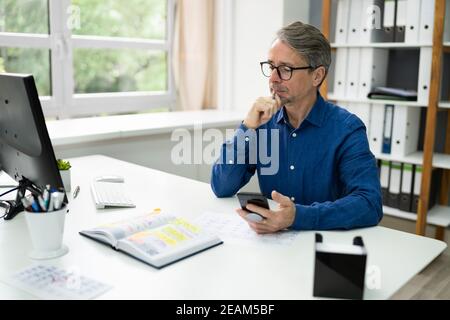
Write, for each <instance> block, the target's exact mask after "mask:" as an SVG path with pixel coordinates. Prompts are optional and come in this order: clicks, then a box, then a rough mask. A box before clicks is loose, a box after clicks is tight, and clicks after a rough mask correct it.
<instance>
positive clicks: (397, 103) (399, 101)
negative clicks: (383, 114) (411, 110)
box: [327, 93, 427, 108]
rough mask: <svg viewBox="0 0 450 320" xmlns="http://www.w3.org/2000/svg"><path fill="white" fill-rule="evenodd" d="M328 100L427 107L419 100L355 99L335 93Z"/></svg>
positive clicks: (329, 95)
mask: <svg viewBox="0 0 450 320" xmlns="http://www.w3.org/2000/svg"><path fill="white" fill-rule="evenodd" d="M327 99H328V100H333V101H344V102H356V103H371V104H393V105H397V106H408V107H419V108H420V107H427V106H426V105H425V104H423V103H419V102H417V101H402V100H379V99H354V98H345V97H338V96H335V95H334V94H333V93H329V94H328V95H327Z"/></svg>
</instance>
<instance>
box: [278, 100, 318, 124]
mask: <svg viewBox="0 0 450 320" xmlns="http://www.w3.org/2000/svg"><path fill="white" fill-rule="evenodd" d="M324 117H325V100H324V99H323V98H322V96H321V95H320V93H319V92H317V99H316V102H315V103H314V106H313V107H312V109H311V111H310V112H309V113H308V115H307V116H306V118H305V120H306V121H308V122H309V123H311V124H312V125H315V126H316V127H321V126H322V124H323V119H324ZM281 121H284V122H285V123H289V119H288V116H287V113H286V110H285V108H284V106H283V108H281V110H280V112H279V113H278V116H277V123H280V122H281Z"/></svg>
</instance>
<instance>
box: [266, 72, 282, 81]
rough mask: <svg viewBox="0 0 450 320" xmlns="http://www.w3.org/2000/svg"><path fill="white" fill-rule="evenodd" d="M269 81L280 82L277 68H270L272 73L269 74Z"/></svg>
mask: <svg viewBox="0 0 450 320" xmlns="http://www.w3.org/2000/svg"><path fill="white" fill-rule="evenodd" d="M269 80H270V82H281V78H280V76H279V74H278V70H277V69H273V70H272V74H271V75H270V78H269Z"/></svg>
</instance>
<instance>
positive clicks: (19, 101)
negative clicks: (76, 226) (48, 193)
mask: <svg viewBox="0 0 450 320" xmlns="http://www.w3.org/2000/svg"><path fill="white" fill-rule="evenodd" d="M0 166H1V167H0V169H1V170H4V171H5V172H6V173H7V174H8V175H9V176H11V177H12V178H13V179H15V180H16V181H18V182H19V183H20V182H21V181H22V182H23V181H29V182H31V183H33V184H34V185H35V186H36V187H38V188H40V189H42V190H43V188H45V186H46V185H51V186H52V187H54V188H62V187H63V183H62V180H61V176H60V174H59V170H58V166H57V163H56V158H55V154H54V151H53V146H52V143H51V141H50V138H49V135H48V132H47V126H46V124H45V118H44V114H43V112H42V108H41V104H40V101H39V96H38V93H37V90H36V85H35V82H34V78H33V76H32V75H21V74H7V73H0ZM66 201H67V198H66ZM17 205H18V206H20V201H18V203H17ZM19 209H23V208H19ZM16 211H17V210H16ZM20 211H21V210H19V212H20ZM15 214H17V212H15V213H14V214H10V215H8V216H6V217H5V219H11V218H12V217H13V216H14V215H15Z"/></svg>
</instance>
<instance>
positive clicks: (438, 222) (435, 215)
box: [383, 205, 450, 227]
mask: <svg viewBox="0 0 450 320" xmlns="http://www.w3.org/2000/svg"><path fill="white" fill-rule="evenodd" d="M383 213H384V214H387V215H388V216H393V217H397V218H402V219H408V220H411V221H416V220H417V214H415V213H412V212H406V211H401V210H398V209H395V208H391V207H387V206H383ZM427 224H432V225H435V226H441V227H448V226H450V207H447V206H439V205H436V206H434V207H433V208H431V210H430V211H428V213H427Z"/></svg>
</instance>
